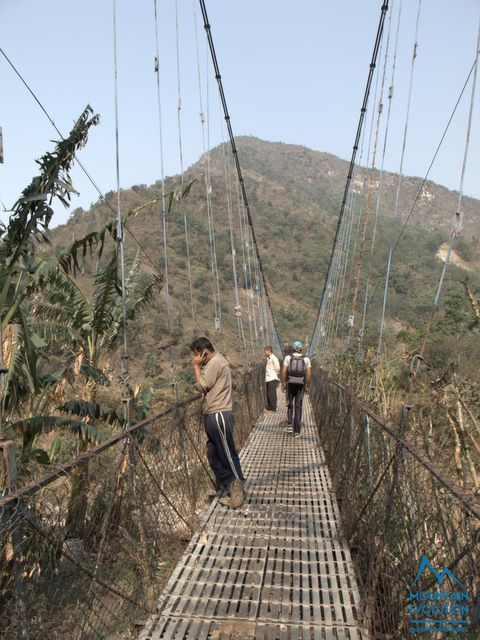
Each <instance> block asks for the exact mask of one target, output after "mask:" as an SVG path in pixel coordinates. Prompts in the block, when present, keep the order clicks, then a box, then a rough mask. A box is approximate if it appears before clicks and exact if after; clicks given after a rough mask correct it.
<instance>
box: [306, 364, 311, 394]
mask: <svg viewBox="0 0 480 640" xmlns="http://www.w3.org/2000/svg"><path fill="white" fill-rule="evenodd" d="M311 379H312V367H308V369H307V370H306V372H305V383H306V385H307V389H309V388H310V381H311Z"/></svg>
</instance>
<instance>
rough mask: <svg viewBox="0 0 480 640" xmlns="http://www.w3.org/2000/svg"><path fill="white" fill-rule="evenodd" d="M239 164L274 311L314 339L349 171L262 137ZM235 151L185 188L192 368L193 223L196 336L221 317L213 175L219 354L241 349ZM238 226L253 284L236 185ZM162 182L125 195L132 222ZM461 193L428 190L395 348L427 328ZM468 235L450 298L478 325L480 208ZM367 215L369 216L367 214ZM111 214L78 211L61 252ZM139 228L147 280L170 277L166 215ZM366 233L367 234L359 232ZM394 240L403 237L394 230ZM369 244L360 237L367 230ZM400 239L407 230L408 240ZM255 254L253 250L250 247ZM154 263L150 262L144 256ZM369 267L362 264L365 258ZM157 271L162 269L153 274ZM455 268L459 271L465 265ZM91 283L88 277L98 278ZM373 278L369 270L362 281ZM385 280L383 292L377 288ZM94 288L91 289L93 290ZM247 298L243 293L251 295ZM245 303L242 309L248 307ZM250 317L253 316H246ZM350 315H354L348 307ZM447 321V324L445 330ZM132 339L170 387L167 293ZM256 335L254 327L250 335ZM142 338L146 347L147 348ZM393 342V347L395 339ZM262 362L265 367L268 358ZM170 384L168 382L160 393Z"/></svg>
mask: <svg viewBox="0 0 480 640" xmlns="http://www.w3.org/2000/svg"><path fill="white" fill-rule="evenodd" d="M237 145H238V150H239V157H240V163H241V166H242V171H243V174H244V179H245V185H246V191H247V195H248V199H249V204H250V209H251V213H252V217H253V221H254V226H255V232H256V237H257V240H258V244H259V249H260V254H261V258H262V261H263V264H264V268H265V273H266V277H267V281H268V282H269V284H270V285H271V290H270V293H271V301H272V306H273V311H274V314H275V318H276V321H277V325H278V329H279V333H280V339H281V341H291V340H294V339H302V340H305V339H306V338H308V336H309V335H310V334H311V331H312V329H313V324H314V320H315V315H316V310H317V306H318V302H319V298H320V295H321V291H322V288H323V283H324V275H325V271H326V267H327V264H328V259H329V254H330V250H331V245H332V241H333V236H334V232H335V227H336V223H337V218H338V213H339V209H340V204H341V200H342V196H343V191H344V187H345V180H346V176H347V172H348V166H349V163H348V162H347V161H345V160H341V159H340V158H338V157H336V156H333V155H331V154H328V153H321V152H317V151H312V150H310V149H307V148H305V147H301V146H296V145H287V144H282V143H271V142H264V141H262V140H259V139H257V138H253V137H240V138H238V139H237ZM228 158H229V156H228V155H226V154H225V148H224V147H217V148H215V149H214V150H212V151H211V152H210V155H209V158H207V157H202V158H201V159H200V160H199V161H198V162H197V163H196V164H194V165H193V166H192V167H190V168H189V169H188V171H186V173H185V181H186V182H187V181H190V180H194V182H193V184H192V187H191V189H190V191H189V193H188V196H187V197H185V198H184V199H183V200H182V201H181V202H180V203H179V204H177V205H176V206H175V208H174V209H173V211H172V212H171V213H170V214H169V225H168V246H169V278H170V293H171V302H172V323H171V331H170V333H171V335H172V336H173V339H174V341H175V344H176V348H177V349H178V353H177V355H176V357H178V359H181V360H183V358H185V357H186V355H187V345H188V343H189V340H190V338H191V336H192V332H193V331H192V329H193V324H192V321H191V313H190V299H189V286H188V277H187V266H188V265H187V260H186V253H187V252H186V242H185V232H184V216H185V217H186V219H187V221H188V226H189V248H190V257H191V268H192V281H193V288H194V304H195V313H196V320H197V327H196V329H197V334H198V333H199V332H201V333H207V334H209V335H211V336H213V337H215V331H214V325H213V315H214V314H213V309H212V275H211V256H210V249H209V230H208V222H207V204H206V200H207V199H206V188H205V168H206V166H207V163H208V162H209V163H210V167H211V185H212V190H211V201H212V213H213V218H214V224H215V239H216V245H217V246H216V249H217V259H218V272H219V278H220V284H221V291H222V294H221V303H222V327H223V332H222V336H217V338H218V343H219V344H220V346H221V348H223V349H224V350H225V351H229V350H232V349H231V345H232V341H234V340H236V335H237V334H236V321H235V318H234V296H233V286H232V283H233V278H232V256H231V247H230V234H229V228H228V223H227V187H226V177H225V176H226V174H227V175H231V176H233V168H234V164H233V160H232V159H231V158H230V160H229V159H228ZM365 180H366V178H365V171H364V170H362V169H360V170H359V171H358V172H357V175H356V176H355V180H354V182H353V185H352V188H353V189H354V191H355V193H356V207H357V208H358V210H359V211H360V210H361V206H360V205H361V203H362V202H365V201H366V200H367V197H366V195H367V191H368V187H366V186H365ZM378 180H379V176H378V174H377V175H374V176H373V180H372V182H371V187H370V189H371V192H370V205H369V206H370V209H371V211H370V224H369V228H368V229H369V230H368V232H367V239H366V246H367V247H368V252H367V253H368V254H369V253H370V235H371V227H372V223H373V219H374V217H375V216H374V213H375V203H376V197H377V196H376V189H375V187H376V186H377V185H378ZM397 182H398V176H396V175H395V174H391V173H386V174H385V175H384V177H383V188H382V196H381V200H380V209H379V214H380V215H379V219H378V227H377V231H376V242H375V247H374V252H373V253H374V259H373V266H372V270H371V275H372V278H373V280H374V281H375V282H376V283H377V285H378V286H377V289H376V295H375V297H374V300H373V303H372V305H371V308H370V316H369V322H370V327H371V335H372V336H374V335H375V331H376V326H377V324H378V313H379V306H380V299H381V294H382V286H381V284H380V279H379V278H380V275H381V274H382V273H383V271H384V268H385V264H386V253H387V246H388V238H389V237H390V235H391V233H392V219H391V216H392V212H393V208H394V204H393V203H394V201H395V194H396V189H397ZM421 184H422V180H421V178H413V177H404V178H403V181H402V188H401V197H400V201H399V204H400V206H399V216H401V217H402V219H403V218H405V216H406V215H407V214H408V213H409V212H410V211H411V209H412V206H413V203H414V202H415V199H416V198H417V194H418V191H419V189H420V187H421ZM179 185H180V178H179V177H178V176H176V177H170V178H168V179H167V181H166V190H167V191H170V190H172V189H173V188H175V187H179ZM229 185H230V187H229V188H230V191H231V201H232V215H233V216H234V219H235V220H236V222H235V234H236V235H235V238H234V241H235V244H236V253H237V257H236V260H237V270H238V274H239V279H240V285H241V286H242V287H243V280H242V277H243V276H242V274H243V270H242V242H241V238H240V236H239V229H238V220H237V188H236V183H235V180H234V177H232V179H231V180H230V182H229ZM160 187H161V185H160V183H159V182H157V183H156V184H154V185H151V186H146V185H136V186H132V188H131V189H128V190H124V191H122V198H121V200H122V209H123V210H124V211H127V210H133V209H136V208H138V207H141V206H142V204H145V203H147V202H149V201H151V200H154V199H155V198H158V196H159V194H160ZM107 200H108V201H109V202H111V203H112V207H113V208H115V206H116V204H115V203H116V195H115V194H114V193H113V192H110V193H109V194H107ZM457 201H458V194H457V193H456V192H453V191H449V190H448V189H446V188H444V187H442V186H439V185H436V184H434V183H432V182H427V183H426V184H425V186H424V188H423V190H422V192H421V195H420V196H419V198H418V202H417V203H416V206H415V207H414V209H413V213H412V215H411V217H410V220H409V224H408V226H407V229H406V230H405V232H404V234H403V235H402V238H401V240H400V242H399V244H398V247H397V249H396V255H395V258H394V268H393V271H392V278H391V292H390V296H389V304H388V306H387V329H388V331H387V333H388V335H389V336H390V338H391V339H395V336H396V335H397V334H398V332H400V331H404V332H405V331H407V332H408V331H410V330H412V331H415V330H417V329H418V328H419V326H420V325H423V324H424V323H425V322H426V320H427V315H428V309H429V308H430V306H431V303H432V300H433V294H434V291H435V287H436V283H437V281H438V277H439V274H440V270H441V266H442V262H441V257H442V255H443V253H442V251H443V252H444V251H445V243H446V242H447V241H448V238H449V222H450V218H451V215H452V213H453V212H454V211H455V210H456V207H457ZM463 204H464V206H463V211H464V217H463V227H464V230H463V233H462V236H461V237H460V238H459V239H458V240H457V242H456V247H455V249H456V253H455V254H454V256H453V262H454V263H453V264H452V266H451V268H450V269H449V270H448V274H447V279H446V282H445V288H444V298H443V299H444V302H446V304H447V306H448V304H449V302H448V301H449V300H450V304H452V301H453V304H454V306H455V308H456V309H457V310H458V312H459V313H462V314H464V315H465V317H467V316H468V313H469V302H468V300H467V298H466V296H465V292H464V291H463V288H462V285H461V280H462V279H464V277H465V275H469V277H470V282H471V283H472V286H473V287H474V288H475V287H477V288H478V285H479V283H478V279H477V277H476V276H475V275H474V274H475V273H476V272H478V269H477V268H478V266H480V246H479V241H478V238H479V230H480V202H479V201H478V200H474V199H471V198H464V202H463ZM357 215H358V214H357ZM111 217H112V210H111V209H109V207H108V206H106V205H105V203H102V202H100V201H99V202H98V203H97V204H95V205H94V206H93V207H92V208H91V210H90V211H83V210H82V209H76V210H75V211H74V212H73V213H72V215H71V218H70V220H69V222H68V223H67V224H66V225H63V226H60V227H57V228H56V229H54V230H53V232H52V237H53V244H54V246H55V251H56V253H57V255H58V254H60V253H61V252H62V251H63V250H64V249H65V248H66V247H68V246H69V245H70V244H71V242H72V240H73V239H78V238H80V237H81V236H83V235H85V234H86V233H88V232H90V231H93V230H95V229H96V228H100V227H101V225H102V224H104V223H105V222H106V221H108V220H109V219H111ZM128 227H129V229H130V230H131V232H132V234H133V235H134V236H135V238H136V240H138V242H139V243H140V244H141V246H142V248H143V250H144V252H146V253H147V254H148V259H146V258H145V253H144V252H143V251H142V250H141V251H140V253H139V255H140V259H141V260H142V263H143V265H144V266H143V269H144V271H145V273H148V272H152V271H154V270H155V269H156V270H157V271H158V272H160V273H161V274H163V271H164V268H163V265H164V258H163V248H162V243H163V236H162V220H161V209H160V206H159V204H158V203H156V204H155V205H152V206H146V207H144V208H142V209H141V210H140V211H139V212H138V214H137V215H136V217H132V218H131V219H130V220H129V222H128ZM360 229H361V227H360ZM394 231H395V230H394ZM360 233H361V231H360ZM397 233H398V231H397ZM125 237H126V245H127V249H126V252H127V257H128V259H129V260H132V257H133V255H134V253H135V252H136V251H137V249H138V244H137V243H136V242H135V240H133V239H132V237H131V236H129V234H128V233H127V234H126V236H125ZM243 248H245V247H243ZM142 256H143V257H142ZM357 259H358V258H357ZM152 263H153V264H152ZM455 263H456V264H455ZM87 273H88V270H87ZM365 273H366V268H365V267H364V268H363V269H362V280H364V278H365ZM375 278H376V279H377V280H378V282H377V281H376V280H375ZM86 286H88V284H86ZM243 294H244V292H243ZM243 305H244V299H243V300H242V306H243ZM244 308H245V307H244ZM346 313H347V314H348V304H347V305H346ZM441 317H442V316H441V314H440V315H439V318H440V319H441ZM136 323H137V324H136V325H135V327H134V328H132V332H133V335H134V337H135V339H134V348H133V350H134V353H135V355H136V357H137V362H138V363H140V364H139V367H138V371H137V372H136V373H137V375H139V374H140V371H141V372H142V373H141V375H142V376H143V375H144V376H145V377H146V378H147V379H149V380H150V379H151V380H153V381H154V382H155V380H157V381H160V379H161V378H162V377H163V375H164V373H165V363H164V364H163V365H161V364H159V362H160V360H161V358H160V355H159V354H161V353H162V349H163V347H164V345H165V344H167V343H168V342H169V337H168V335H167V333H168V332H167V323H166V314H165V302H164V298H163V296H162V295H161V294H158V296H157V300H156V302H155V304H154V306H153V307H151V308H150V309H149V310H148V311H147V312H146V314H145V315H144V317H143V318H142V319H139V320H137V321H136ZM246 332H247V336H248V328H247V327H246ZM138 336H141V339H139V337H138ZM387 337H388V336H387ZM258 357H261V356H260V354H259V355H258ZM159 384H160V382H159Z"/></svg>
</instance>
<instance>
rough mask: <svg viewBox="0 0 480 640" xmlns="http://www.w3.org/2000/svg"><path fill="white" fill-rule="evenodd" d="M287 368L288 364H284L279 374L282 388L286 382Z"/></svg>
mask: <svg viewBox="0 0 480 640" xmlns="http://www.w3.org/2000/svg"><path fill="white" fill-rule="evenodd" d="M287 370H288V365H287V364H284V365H283V367H282V375H281V378H280V380H281V382H282V389H285V384H286V383H287Z"/></svg>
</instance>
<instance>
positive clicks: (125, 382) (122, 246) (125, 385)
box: [113, 0, 131, 428]
mask: <svg viewBox="0 0 480 640" xmlns="http://www.w3.org/2000/svg"><path fill="white" fill-rule="evenodd" d="M113 70H114V93H115V167H116V179H117V246H118V248H119V252H120V283H121V292H122V325H123V354H122V356H121V357H120V362H121V368H122V373H121V377H120V380H121V383H122V386H123V389H124V398H123V403H124V417H125V428H126V427H128V426H129V424H130V408H131V407H130V403H131V397H130V392H129V388H128V378H129V375H128V350H127V302H126V300H127V294H126V290H125V243H124V238H123V224H122V212H121V206H120V148H119V118H118V61H117V3H116V0H113Z"/></svg>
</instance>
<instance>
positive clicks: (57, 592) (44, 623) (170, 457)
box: [0, 368, 264, 640]
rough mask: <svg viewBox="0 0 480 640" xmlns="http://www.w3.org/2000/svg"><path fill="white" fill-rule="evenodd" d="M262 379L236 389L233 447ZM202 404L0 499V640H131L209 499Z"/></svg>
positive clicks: (140, 428)
mask: <svg viewBox="0 0 480 640" xmlns="http://www.w3.org/2000/svg"><path fill="white" fill-rule="evenodd" d="M263 377H264V372H263V369H262V368H258V369H252V370H250V371H248V372H246V373H245V374H244V375H242V376H238V379H237V381H236V383H235V384H234V412H235V424H236V433H235V439H236V442H237V446H238V447H241V446H243V444H244V442H245V441H246V439H247V437H248V435H249V433H250V431H251V428H252V424H253V423H254V421H255V419H256V418H257V417H258V415H259V413H260V411H261V410H262V409H263V406H264V397H263V393H264V383H263ZM205 442H206V438H205V434H204V430H203V426H202V421H201V406H200V402H199V401H197V400H190V401H186V402H183V403H179V404H178V405H175V406H173V407H170V408H169V409H168V410H166V411H165V412H163V413H162V414H160V415H159V416H156V417H154V418H151V419H148V420H145V421H143V422H142V423H139V424H137V425H134V426H132V427H131V428H130V429H129V430H128V432H126V433H122V434H118V435H116V436H113V437H112V438H110V439H109V440H108V441H106V442H104V443H102V444H101V445H99V446H98V447H95V448H94V449H91V450H89V451H87V452H86V453H84V454H83V455H82V456H80V457H79V458H78V459H76V460H73V461H71V462H70V463H67V464H65V465H62V466H61V467H59V468H57V469H56V470H54V471H51V472H50V473H49V474H48V475H46V476H44V477H43V478H41V479H39V480H38V481H37V482H35V483H32V485H29V486H27V487H24V488H23V489H21V490H19V491H16V492H13V493H11V495H9V496H6V497H4V498H3V499H1V500H0V518H1V520H0V523H1V529H0V553H1V560H0V610H1V611H2V615H1V616H0V636H1V637H2V638H5V639H6V640H8V639H12V640H13V639H15V640H16V639H17V638H21V639H22V640H23V639H25V640H34V639H39V640H40V639H42V640H44V639H45V638H51V639H56V638H58V639H60V638H62V639H67V640H69V639H72V640H87V639H88V640H89V639H97V638H98V639H100V638H102V639H105V638H119V637H122V638H134V637H136V634H135V625H136V624H139V625H141V624H142V622H143V621H144V619H145V618H146V617H147V615H148V614H150V613H152V612H154V611H155V606H156V601H157V599H158V597H159V595H160V593H161V590H162V587H163V585H164V584H165V581H166V579H167V578H168V576H169V574H170V572H171V569H172V568H173V566H174V565H175V564H176V562H177V560H178V558H179V556H180V555H181V553H182V551H183V549H184V547H185V545H186V542H187V541H188V539H189V538H190V537H191V534H192V533H193V531H194V530H195V528H196V527H197V526H198V524H199V523H200V513H201V512H202V510H203V509H204V508H205V506H206V505H207V504H208V495H209V493H212V492H213V491H214V488H213V478H212V475H211V472H210V469H209V467H208V464H207V462H206V454H205Z"/></svg>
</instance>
